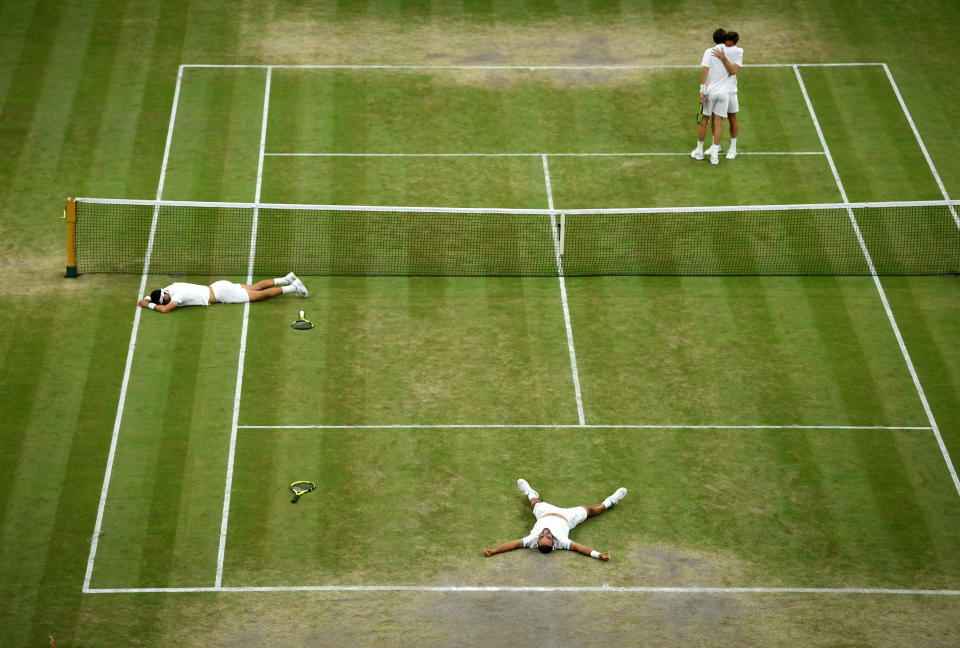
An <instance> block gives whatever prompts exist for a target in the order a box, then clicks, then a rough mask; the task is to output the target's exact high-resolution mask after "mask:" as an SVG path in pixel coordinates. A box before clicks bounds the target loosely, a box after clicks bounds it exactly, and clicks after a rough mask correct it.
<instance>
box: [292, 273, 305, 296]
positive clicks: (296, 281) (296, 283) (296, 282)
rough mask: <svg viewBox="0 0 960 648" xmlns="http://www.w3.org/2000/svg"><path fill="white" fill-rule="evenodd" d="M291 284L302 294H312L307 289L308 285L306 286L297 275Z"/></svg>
mask: <svg viewBox="0 0 960 648" xmlns="http://www.w3.org/2000/svg"><path fill="white" fill-rule="evenodd" d="M290 285H291V286H293V287H294V289H295V290H296V291H297V294H298V295H302V296H303V297H309V296H310V292H309V291H308V290H307V287H306V286H304V285H303V282H302V281H300V280H299V279H297V278H296V277H294V278H293V282H292V283H291V284H290Z"/></svg>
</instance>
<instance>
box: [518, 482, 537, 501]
mask: <svg viewBox="0 0 960 648" xmlns="http://www.w3.org/2000/svg"><path fill="white" fill-rule="evenodd" d="M517 488H519V489H520V492H521V493H523V494H524V495H526V496H527V497H528V498H529V499H534V498H536V499H540V493H538V492H537V491H535V490H533V489H532V488H530V484H528V483H527V480H526V479H523V478H522V477H521V478H520V479H518V480H517Z"/></svg>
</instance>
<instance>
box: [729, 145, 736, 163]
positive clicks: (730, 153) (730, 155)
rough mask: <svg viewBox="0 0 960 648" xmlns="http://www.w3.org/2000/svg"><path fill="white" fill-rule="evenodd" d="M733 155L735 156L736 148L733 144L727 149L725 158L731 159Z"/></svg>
mask: <svg viewBox="0 0 960 648" xmlns="http://www.w3.org/2000/svg"><path fill="white" fill-rule="evenodd" d="M735 157H737V148H736V147H735V146H731V147H730V150H729V151H727V159H728V160H732V159H733V158H735Z"/></svg>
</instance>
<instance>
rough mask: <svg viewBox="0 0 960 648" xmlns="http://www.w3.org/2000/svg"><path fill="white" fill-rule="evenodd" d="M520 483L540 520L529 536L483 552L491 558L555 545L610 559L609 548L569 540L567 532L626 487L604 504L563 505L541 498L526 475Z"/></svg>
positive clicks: (542, 550)
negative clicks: (602, 550)
mask: <svg viewBox="0 0 960 648" xmlns="http://www.w3.org/2000/svg"><path fill="white" fill-rule="evenodd" d="M517 486H518V487H519V488H520V490H521V491H522V492H523V494H524V495H526V496H527V498H528V499H529V500H530V506H531V507H532V508H533V515H534V516H535V517H536V518H537V523H536V524H535V525H533V528H532V529H531V530H530V534H529V535H528V536H527V537H525V538H521V539H520V540H511V541H510V542H505V543H503V544H502V545H500V546H499V547H497V548H496V549H484V550H483V555H484V556H487V557H488V558H489V557H490V556H492V555H493V554H498V553H503V552H504V551H512V550H514V549H519V548H520V547H526V548H527V549H538V550H539V551H540V553H545V554H547V553H550V552H551V551H554V550H556V549H569V550H571V551H576V552H577V553H582V554H583V555H584V556H590V557H592V558H599V559H600V560H610V552H609V551H604V552H603V553H600V552H599V551H594V550H593V549H591V548H590V547H585V546H584V545H582V544H578V543H576V542H574V541H573V540H570V538H569V537H568V536H569V535H570V531H571V530H572V529H573V528H574V527H576V526H577V525H578V524H580V523H581V522H583V521H584V520H586V519H587V518H588V517H593V516H594V515H600V514H601V513H603V512H604V511H606V510H607V509H608V508H610V507H611V506H613V505H614V504H616V503H617V502H619V501H620V500H622V499H623V498H624V496H626V494H627V489H626V488H618V489H617V492H615V493H614V494H613V495H611V496H610V497H608V498H607V499H605V500H603V503H601V504H594V505H593V506H575V507H573V508H566V509H564V508H559V507H556V506H554V505H553V504H548V503H546V502H544V501H543V500H541V499H540V493H538V492H537V491H535V490H533V489H532V488H530V484H528V483H527V480H525V479H518V480H517Z"/></svg>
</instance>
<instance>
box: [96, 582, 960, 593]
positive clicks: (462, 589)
mask: <svg viewBox="0 0 960 648" xmlns="http://www.w3.org/2000/svg"><path fill="white" fill-rule="evenodd" d="M194 592H222V593H231V592H233V593H242V592H444V593H471V592H524V593H525V592H572V593H585V592H604V593H610V594H631V593H633V594H861V595H883V596H960V590H955V589H906V588H881V587H643V586H637V587H616V586H610V585H600V586H570V587H564V586H555V587H540V586H532V585H527V586H524V585H519V586H501V585H489V586H488V585H290V586H283V585H278V586H262V587H256V586H252V587H130V588H97V589H94V590H90V593H91V594H159V593H171V594H173V593H194Z"/></svg>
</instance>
